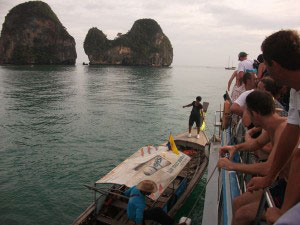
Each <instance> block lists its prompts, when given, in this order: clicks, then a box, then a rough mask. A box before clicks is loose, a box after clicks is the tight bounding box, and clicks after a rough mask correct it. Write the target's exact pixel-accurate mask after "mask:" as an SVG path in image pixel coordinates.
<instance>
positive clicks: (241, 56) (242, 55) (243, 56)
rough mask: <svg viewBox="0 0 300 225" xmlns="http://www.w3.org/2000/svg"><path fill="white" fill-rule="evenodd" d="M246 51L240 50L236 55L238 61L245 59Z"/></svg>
mask: <svg viewBox="0 0 300 225" xmlns="http://www.w3.org/2000/svg"><path fill="white" fill-rule="evenodd" d="M247 55H248V54H247V53H246V52H240V53H239V55H238V58H239V61H244V60H245V59H247Z"/></svg>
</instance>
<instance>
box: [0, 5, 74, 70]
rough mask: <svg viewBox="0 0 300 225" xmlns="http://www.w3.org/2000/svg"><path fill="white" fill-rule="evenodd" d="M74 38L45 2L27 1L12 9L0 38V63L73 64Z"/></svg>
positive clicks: (6, 18)
mask: <svg viewBox="0 0 300 225" xmlns="http://www.w3.org/2000/svg"><path fill="white" fill-rule="evenodd" d="M76 58H77V54H76V49H75V40H74V38H73V37H72V36H71V35H70V34H69V33H68V32H67V30H66V28H65V27H64V26H63V25H62V24H61V22H60V21H59V19H58V18H57V16H56V14H55V13H54V12H53V11H52V10H51V8H50V7H49V5H48V4H46V3H44V2H42V1H30V2H25V3H22V4H19V5H17V6H15V7H14V8H12V9H11V10H10V11H9V13H8V14H7V15H6V17H5V21H4V23H3V26H2V31H1V37H0V64H15V65H26V64H31V65H32V64H44V65H49V64H57V65H59V64H64V65H74V64H75V62H76Z"/></svg>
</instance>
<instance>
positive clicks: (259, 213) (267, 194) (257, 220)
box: [254, 188, 275, 225]
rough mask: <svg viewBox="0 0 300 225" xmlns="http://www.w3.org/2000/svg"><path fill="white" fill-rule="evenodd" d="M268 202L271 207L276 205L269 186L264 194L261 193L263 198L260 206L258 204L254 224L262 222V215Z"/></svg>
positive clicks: (257, 224)
mask: <svg viewBox="0 0 300 225" xmlns="http://www.w3.org/2000/svg"><path fill="white" fill-rule="evenodd" d="M266 203H267V205H268V207H269V208H272V207H274V205H275V204H274V202H273V198H272V195H271V193H270V191H269V188H266V189H265V190H264V191H263V194H262V195H261V199H260V202H259V206H258V209H257V213H256V217H255V220H254V225H259V224H260V221H261V217H262V214H263V212H264V210H265V205H266Z"/></svg>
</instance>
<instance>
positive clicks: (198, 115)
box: [182, 96, 203, 138]
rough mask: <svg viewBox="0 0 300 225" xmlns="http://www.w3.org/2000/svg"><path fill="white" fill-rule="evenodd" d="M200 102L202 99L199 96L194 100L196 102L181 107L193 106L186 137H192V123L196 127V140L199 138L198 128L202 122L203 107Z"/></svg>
mask: <svg viewBox="0 0 300 225" xmlns="http://www.w3.org/2000/svg"><path fill="white" fill-rule="evenodd" d="M201 100H202V98H201V97H200V96H198V97H197V98H196V101H193V102H192V103H191V104H188V105H185V106H182V108H186V107H191V106H193V108H192V111H191V115H190V118H189V135H188V137H189V138H190V137H192V126H193V124H194V122H196V126H197V138H200V127H201V125H202V122H203V106H202V104H201V103H200V102H201Z"/></svg>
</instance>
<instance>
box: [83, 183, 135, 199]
mask: <svg viewBox="0 0 300 225" xmlns="http://www.w3.org/2000/svg"><path fill="white" fill-rule="evenodd" d="M83 186H85V187H87V188H88V189H90V190H93V191H95V193H96V192H99V193H101V194H104V195H108V194H112V195H115V196H118V197H121V198H125V199H129V198H128V197H126V196H125V195H120V194H117V193H115V192H111V191H106V190H103V189H97V188H94V187H91V186H89V185H85V184H84V185H83Z"/></svg>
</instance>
